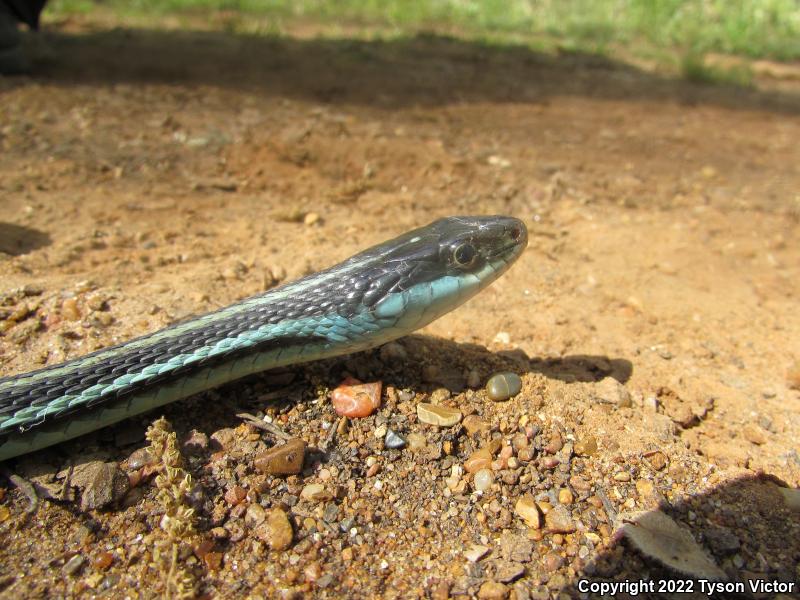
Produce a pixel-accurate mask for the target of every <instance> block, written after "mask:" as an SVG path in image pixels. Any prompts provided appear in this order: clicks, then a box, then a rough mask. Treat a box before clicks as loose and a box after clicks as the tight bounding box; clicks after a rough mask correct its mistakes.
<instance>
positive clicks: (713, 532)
mask: <svg viewBox="0 0 800 600" xmlns="http://www.w3.org/2000/svg"><path fill="white" fill-rule="evenodd" d="M703 536H704V537H705V538H706V541H707V542H708V545H709V546H710V547H711V549H712V550H713V551H714V553H715V554H721V555H723V556H725V555H729V554H733V553H734V552H736V551H737V550H739V548H740V547H741V543H740V542H739V538H738V537H737V536H736V534H735V533H734V532H733V531H731V530H730V529H729V528H727V527H721V526H719V527H715V526H712V527H709V528H708V529H706V530H705V531H704V532H703Z"/></svg>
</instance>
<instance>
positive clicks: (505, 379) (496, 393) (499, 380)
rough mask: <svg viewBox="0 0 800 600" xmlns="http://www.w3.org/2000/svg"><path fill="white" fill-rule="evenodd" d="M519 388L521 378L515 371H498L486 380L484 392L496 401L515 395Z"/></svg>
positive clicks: (520, 387) (520, 386)
mask: <svg viewBox="0 0 800 600" xmlns="http://www.w3.org/2000/svg"><path fill="white" fill-rule="evenodd" d="M521 389H522V379H520V377H519V375H517V374H516V373H498V374H497V375H492V376H491V377H490V378H489V381H487V382H486V394H487V396H489V399H491V400H494V401H496V402H499V401H502V400H508V399H509V398H512V397H514V396H516V395H517V394H519V392H520V390H521Z"/></svg>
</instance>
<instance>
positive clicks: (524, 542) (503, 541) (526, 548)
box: [500, 530, 533, 564]
mask: <svg viewBox="0 0 800 600" xmlns="http://www.w3.org/2000/svg"><path fill="white" fill-rule="evenodd" d="M500 554H501V555H502V557H503V558H504V559H506V560H513V561H515V562H520V563H523V564H524V563H527V562H529V561H530V560H531V557H532V556H533V542H532V541H531V540H529V539H528V538H527V537H525V536H524V535H520V534H517V533H512V532H511V531H508V530H506V531H504V532H503V534H502V535H501V536H500Z"/></svg>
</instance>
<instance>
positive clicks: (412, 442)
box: [406, 433, 428, 451]
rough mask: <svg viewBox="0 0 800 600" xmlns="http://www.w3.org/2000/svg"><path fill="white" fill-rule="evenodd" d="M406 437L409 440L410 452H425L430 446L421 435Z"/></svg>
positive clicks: (413, 434)
mask: <svg viewBox="0 0 800 600" xmlns="http://www.w3.org/2000/svg"><path fill="white" fill-rule="evenodd" d="M406 437H407V440H408V448H409V450H412V451H418V450H423V449H425V447H426V446H427V445H428V440H427V439H426V438H425V436H424V435H422V434H421V433H409V434H408V436H406Z"/></svg>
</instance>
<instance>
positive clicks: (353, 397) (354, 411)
mask: <svg viewBox="0 0 800 600" xmlns="http://www.w3.org/2000/svg"><path fill="white" fill-rule="evenodd" d="M382 387H383V384H382V383H381V382H380V381H377V382H374V383H361V382H360V381H358V380H357V379H352V378H348V379H346V380H344V381H343V382H342V384H341V385H340V386H339V387H337V388H336V389H335V390H333V392H332V393H331V401H332V403H333V409H334V410H335V411H336V414H337V415H339V416H340V417H342V416H344V417H350V418H351V419H358V418H363V417H368V416H369V415H371V414H372V413H373V412H375V410H376V409H377V408H378V407H380V405H381V389H382Z"/></svg>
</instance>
